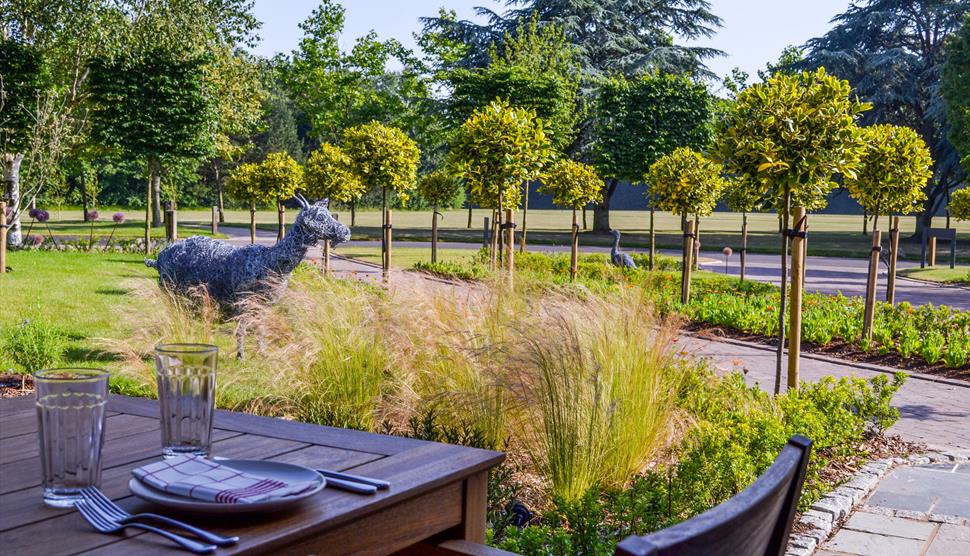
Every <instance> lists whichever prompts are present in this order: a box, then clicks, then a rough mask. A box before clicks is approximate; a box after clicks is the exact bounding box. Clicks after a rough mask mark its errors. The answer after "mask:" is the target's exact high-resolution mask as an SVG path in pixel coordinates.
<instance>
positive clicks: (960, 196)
mask: <svg viewBox="0 0 970 556" xmlns="http://www.w3.org/2000/svg"><path fill="white" fill-rule="evenodd" d="M950 215H951V216H953V218H956V219H957V220H963V221H967V222H970V187H965V188H963V189H958V190H956V191H954V192H953V193H952V194H951V195H950Z"/></svg>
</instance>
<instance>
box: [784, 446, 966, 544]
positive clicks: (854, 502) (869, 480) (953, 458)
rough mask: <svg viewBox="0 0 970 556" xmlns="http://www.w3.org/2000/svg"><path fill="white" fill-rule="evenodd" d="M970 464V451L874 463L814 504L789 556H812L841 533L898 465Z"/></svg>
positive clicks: (945, 519) (912, 515) (939, 518)
mask: <svg viewBox="0 0 970 556" xmlns="http://www.w3.org/2000/svg"><path fill="white" fill-rule="evenodd" d="M967 461H970V451H966V450H945V451H941V452H930V453H927V454H914V455H911V456H909V457H908V458H883V459H877V460H873V461H871V462H869V463H867V464H866V465H864V466H862V468H861V469H859V471H858V472H856V474H855V475H853V476H852V478H851V479H849V480H848V481H846V482H845V483H843V484H842V485H841V486H839V487H838V488H836V489H835V490H833V491H832V492H830V493H828V494H827V495H826V496H825V497H823V498H822V499H821V500H819V501H818V502H815V503H814V504H812V506H811V508H810V509H809V511H807V512H805V513H804V514H802V515H801V518H800V519H799V521H798V523H800V524H801V525H802V528H805V529H806V530H805V531H804V532H802V533H800V534H793V535H792V536H791V538H790V539H789V540H788V549H787V551H786V552H785V556H809V555H811V554H813V553H814V552H815V549H816V548H818V546H819V545H820V544H822V543H823V542H824V541H825V540H826V539H828V538H829V536H831V535H832V534H833V533H834V532H835V531H837V530H838V529H839V526H841V524H842V522H843V521H844V520H845V519H846V518H847V517H848V516H849V514H851V513H852V510H853V509H855V508H856V507H857V506H858V505H859V503H860V502H862V500H863V499H864V498H865V497H866V496H868V495H869V493H870V492H872V491H873V489H875V488H876V485H878V484H879V481H880V479H882V478H883V477H884V476H885V475H886V473H888V472H889V471H890V470H891V469H893V468H894V467H896V466H898V465H924V464H927V463H948V462H953V463H962V462H967ZM866 509H867V511H869V512H872V513H881V514H884V515H893V516H896V517H904V518H908V519H919V520H927V521H932V522H938V523H940V522H941V523H957V524H962V523H963V522H964V521H966V520H964V519H963V518H956V517H953V516H943V515H936V514H926V513H923V512H909V511H904V510H892V509H889V508H875V507H870V506H866Z"/></svg>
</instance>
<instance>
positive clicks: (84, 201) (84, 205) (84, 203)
mask: <svg viewBox="0 0 970 556" xmlns="http://www.w3.org/2000/svg"><path fill="white" fill-rule="evenodd" d="M78 182H79V183H80V184H81V210H82V211H83V212H84V221H85V222H87V221H88V208H89V207H88V187H87V185H88V184H87V183H85V181H84V175H81V176H78Z"/></svg>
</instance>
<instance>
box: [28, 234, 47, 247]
mask: <svg viewBox="0 0 970 556" xmlns="http://www.w3.org/2000/svg"><path fill="white" fill-rule="evenodd" d="M30 244H31V245H33V246H34V247H40V246H41V245H43V244H44V236H39V235H37V234H34V235H31V236H30Z"/></svg>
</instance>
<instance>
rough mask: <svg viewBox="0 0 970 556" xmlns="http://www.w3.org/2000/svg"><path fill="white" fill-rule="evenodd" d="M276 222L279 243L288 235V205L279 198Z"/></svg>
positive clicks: (277, 241)
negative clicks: (284, 204)
mask: <svg viewBox="0 0 970 556" xmlns="http://www.w3.org/2000/svg"><path fill="white" fill-rule="evenodd" d="M276 222H277V224H276V226H277V227H276V243H279V242H281V241H283V236H285V235H286V207H285V206H283V203H282V202H280V201H279V200H277V201H276Z"/></svg>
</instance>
